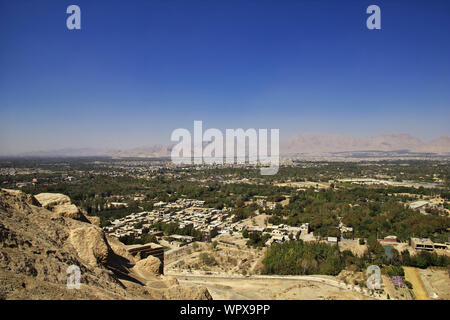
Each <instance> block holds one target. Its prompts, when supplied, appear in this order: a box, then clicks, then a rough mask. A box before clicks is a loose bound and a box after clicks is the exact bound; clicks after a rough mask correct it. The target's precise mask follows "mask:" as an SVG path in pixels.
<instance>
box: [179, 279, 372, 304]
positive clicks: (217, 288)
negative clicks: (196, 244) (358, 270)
mask: <svg viewBox="0 0 450 320" xmlns="http://www.w3.org/2000/svg"><path fill="white" fill-rule="evenodd" d="M186 279H187V280H186ZM178 281H179V282H180V283H181V284H183V285H198V284H201V285H204V286H206V287H207V288H208V290H209V292H210V294H211V296H212V297H213V299H214V300H237V299H243V300H247V299H251V300H368V299H370V298H368V297H366V296H364V295H362V294H360V293H358V292H355V291H350V290H345V289H340V288H336V287H332V286H329V285H326V284H321V283H317V282H310V281H301V280H290V281H286V280H275V279H273V280H272V279H265V280H257V279H229V280H225V279H188V278H183V277H179V278H178Z"/></svg>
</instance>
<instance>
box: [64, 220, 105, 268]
mask: <svg viewBox="0 0 450 320" xmlns="http://www.w3.org/2000/svg"><path fill="white" fill-rule="evenodd" d="M69 241H70V243H71V244H72V246H73V247H74V248H75V250H76V251H77V253H78V256H79V257H80V258H81V259H83V260H84V261H85V262H86V263H87V264H89V265H90V266H92V267H96V266H98V265H99V264H100V265H106V263H107V261H108V254H109V252H110V249H109V246H108V243H107V242H106V239H105V235H104V233H103V230H102V229H100V228H99V227H96V226H94V225H86V226H83V227H80V228H76V229H73V230H70V235H69Z"/></svg>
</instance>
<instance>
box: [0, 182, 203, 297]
mask: <svg viewBox="0 0 450 320" xmlns="http://www.w3.org/2000/svg"><path fill="white" fill-rule="evenodd" d="M88 218H89V217H86V216H84V215H83V213H82V212H81V211H80V210H78V208H77V207H76V206H74V205H73V204H71V203H70V199H68V198H67V197H66V196H64V195H58V194H41V195H37V196H36V197H34V196H31V195H27V194H24V193H22V192H21V191H17V190H6V189H0V299H211V295H210V294H209V292H208V290H207V289H206V288H204V287H184V286H180V285H179V283H178V282H177V281H176V279H171V278H168V277H164V276H162V275H159V274H158V273H157V272H156V270H158V266H157V261H156V260H157V259H156V260H155V259H152V258H149V259H148V260H145V261H143V260H141V261H135V258H134V257H133V256H131V255H129V254H128V252H127V250H126V248H125V246H124V245H123V244H122V243H120V242H119V241H118V240H116V239H112V238H109V237H107V236H106V235H105V234H104V233H103V230H102V229H101V228H99V227H98V226H97V225H96V224H92V223H91V221H92V219H88ZM158 261H159V260H158ZM71 265H76V266H78V267H79V268H80V271H81V286H80V289H79V290H77V289H68V288H67V278H68V276H69V275H68V274H67V269H68V267H69V266H71Z"/></svg>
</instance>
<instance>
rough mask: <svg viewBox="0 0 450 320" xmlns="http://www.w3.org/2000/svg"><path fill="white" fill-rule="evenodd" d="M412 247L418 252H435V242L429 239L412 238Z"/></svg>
mask: <svg viewBox="0 0 450 320" xmlns="http://www.w3.org/2000/svg"><path fill="white" fill-rule="evenodd" d="M411 246H412V247H413V248H414V249H416V250H427V251H433V250H434V244H433V241H431V240H430V239H429V238H411Z"/></svg>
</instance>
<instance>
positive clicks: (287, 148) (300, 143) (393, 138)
mask: <svg viewBox="0 0 450 320" xmlns="http://www.w3.org/2000/svg"><path fill="white" fill-rule="evenodd" d="M398 150H405V151H408V152H420V153H436V154H448V153H450V137H440V138H438V139H435V140H432V141H430V142H428V143H424V142H423V141H422V140H420V139H418V138H416V137H413V136H411V135H409V134H387V135H381V136H375V137H368V138H354V137H349V136H340V135H329V134H315V133H306V134H299V135H296V136H294V137H292V138H291V139H289V140H288V141H285V142H283V143H281V146H280V153H281V154H284V155H289V154H318V153H333V152H350V151H398Z"/></svg>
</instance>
